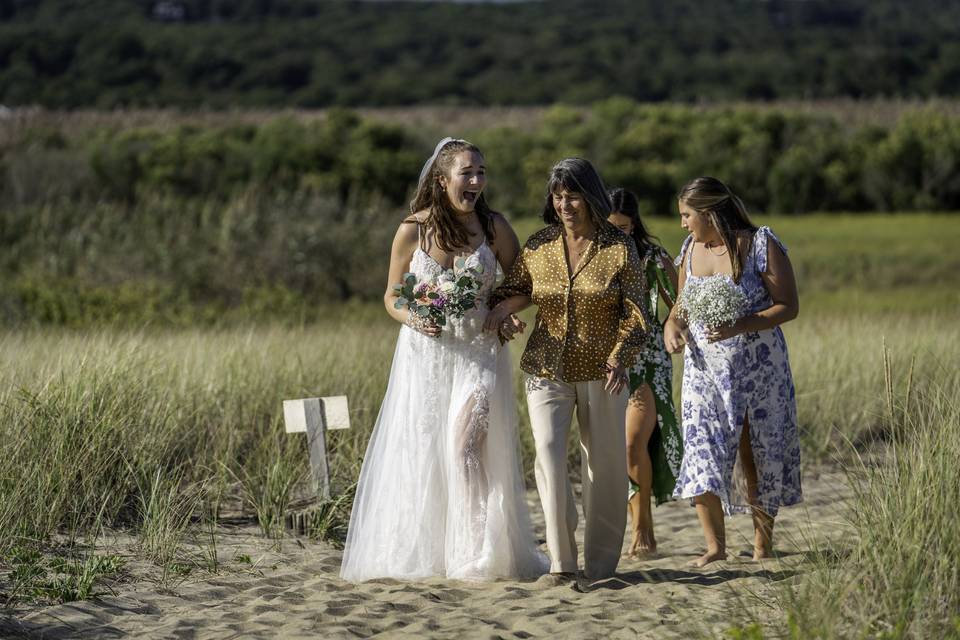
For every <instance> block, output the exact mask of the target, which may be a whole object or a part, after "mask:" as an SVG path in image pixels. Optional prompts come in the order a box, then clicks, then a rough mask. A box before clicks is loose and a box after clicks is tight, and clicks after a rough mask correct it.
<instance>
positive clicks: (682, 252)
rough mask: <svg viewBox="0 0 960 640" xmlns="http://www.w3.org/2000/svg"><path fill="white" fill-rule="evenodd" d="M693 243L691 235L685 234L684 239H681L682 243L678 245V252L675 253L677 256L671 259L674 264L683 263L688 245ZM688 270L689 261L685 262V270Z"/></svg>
mask: <svg viewBox="0 0 960 640" xmlns="http://www.w3.org/2000/svg"><path fill="white" fill-rule="evenodd" d="M691 244H693V236H692V235H689V236H687V238H686V240H684V241H683V244H682V245H680V252H679V253H678V254H677V257H676V258H674V259H673V264H674V266H677V267H679V266H680V265H681V264H683V257H684V256H686V255H687V249H689V248H690V245H691ZM689 271H690V263H689V262H688V263H687V272H688V273H689Z"/></svg>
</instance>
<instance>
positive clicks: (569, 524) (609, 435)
mask: <svg viewBox="0 0 960 640" xmlns="http://www.w3.org/2000/svg"><path fill="white" fill-rule="evenodd" d="M603 385H604V381H603V380H591V381H589V382H563V381H560V380H550V379H548V378H538V377H535V376H531V377H529V378H528V379H527V382H526V389H527V406H528V409H529V411H530V425H531V427H532V429H533V439H534V442H535V443H536V449H537V460H536V475H537V491H538V492H539V494H540V501H541V503H542V505H543V513H544V516H545V518H546V524H547V550H548V551H549V552H550V571H551V572H575V571H576V570H577V543H576V540H575V539H574V532H575V531H576V529H577V506H576V503H575V502H574V499H573V487H572V486H571V485H570V476H569V473H568V469H567V434H568V432H569V431H570V424H571V423H572V421H573V412H574V409H576V412H577V421H578V422H579V424H580V470H581V477H582V481H583V515H584V520H585V531H584V539H583V559H584V567H583V571H584V575H585V576H586V577H587V578H590V579H600V578H606V577H609V576H612V575H613V573H614V571H616V569H617V562H619V560H620V551H621V548H622V546H623V533H624V529H625V528H626V524H627V508H626V503H627V482H626V478H627V452H626V441H625V435H624V430H625V414H626V410H627V399H628V398H629V393H628V392H627V391H626V390H624V391H622V392H621V393H620V394H618V395H615V396H614V395H611V394H609V393H607V392H606V391H604V390H603Z"/></svg>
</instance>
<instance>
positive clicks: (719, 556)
mask: <svg viewBox="0 0 960 640" xmlns="http://www.w3.org/2000/svg"><path fill="white" fill-rule="evenodd" d="M726 559H727V552H726V551H715V552H713V553H711V552H709V551H708V552H706V553H705V554H703V555H702V556H700V557H699V558H697V559H696V560H691V561H690V562H688V563H687V566H688V567H695V568H697V569H699V568H700V567H705V566H707V565H708V564H710V563H711V562H716V561H717V560H726Z"/></svg>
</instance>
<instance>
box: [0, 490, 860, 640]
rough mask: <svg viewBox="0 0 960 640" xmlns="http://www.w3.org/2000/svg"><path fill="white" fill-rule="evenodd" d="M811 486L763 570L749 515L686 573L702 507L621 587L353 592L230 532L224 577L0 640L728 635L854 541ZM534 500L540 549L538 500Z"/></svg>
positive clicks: (830, 497) (669, 513) (98, 603)
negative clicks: (748, 612) (808, 567)
mask: <svg viewBox="0 0 960 640" xmlns="http://www.w3.org/2000/svg"><path fill="white" fill-rule="evenodd" d="M804 480H805V486H804V489H805V494H806V502H805V503H804V504H803V505H801V506H799V507H794V508H791V509H786V510H784V511H783V512H781V515H780V517H779V518H778V520H777V538H776V542H777V544H776V546H777V549H778V551H779V552H780V557H779V558H777V559H775V560H772V561H769V562H764V563H763V564H759V563H754V562H752V561H751V560H750V559H749V550H750V549H751V544H750V541H751V539H752V529H751V525H750V520H749V518H748V517H746V516H738V517H735V518H732V519H728V521H727V526H728V532H729V533H728V536H729V540H730V545H729V546H730V549H729V551H730V559H729V560H727V561H725V562H720V563H715V564H714V565H711V566H709V567H707V568H705V569H703V570H694V569H688V568H686V567H685V563H686V562H687V561H688V560H690V559H692V558H693V557H695V556H696V555H697V554H698V553H699V552H700V551H701V547H702V537H701V532H700V528H699V526H698V524H697V521H696V514H695V512H694V511H693V509H691V508H690V507H689V506H688V505H686V504H679V503H671V504H667V505H664V506H661V507H659V508H657V509H655V510H654V519H655V523H656V533H657V538H658V542H659V555H658V557H656V558H654V559H649V560H642V561H638V560H624V561H622V562H621V563H620V568H619V571H620V574H619V575H618V576H617V577H616V578H613V579H610V580H607V581H604V582H601V583H597V584H594V585H582V584H581V585H577V584H574V583H572V582H571V583H568V584H564V585H561V586H544V585H543V584H542V583H538V582H510V581H497V582H492V583H479V584H476V583H465V582H456V581H449V580H439V579H437V580H430V581H427V582H423V583H402V582H398V581H395V580H378V581H372V582H367V583H364V584H362V585H352V584H349V583H345V582H343V581H341V580H340V579H339V578H338V577H337V573H338V570H339V565H340V552H339V551H337V550H334V549H332V548H330V547H328V546H327V545H324V544H313V543H309V542H307V543H304V544H303V545H301V544H300V543H298V542H297V541H296V540H286V541H285V542H284V544H283V548H282V551H276V550H271V549H270V548H269V544H268V542H267V541H266V540H264V539H263V538H261V537H260V536H259V535H257V531H256V529H255V528H252V527H242V528H233V529H229V528H224V529H223V531H222V532H221V538H220V541H219V546H220V557H221V559H222V561H223V562H224V564H225V565H226V566H227V567H228V568H227V569H226V570H224V571H221V572H220V573H219V574H218V575H211V574H207V573H203V574H202V575H196V576H191V577H189V578H188V579H186V580H185V581H184V582H182V583H180V584H179V585H176V586H175V587H173V588H171V589H170V590H160V589H158V588H157V586H156V584H155V583H150V582H146V581H143V580H141V581H134V582H131V583H129V584H125V585H122V586H121V587H120V588H119V590H118V593H117V594H116V595H112V596H110V595H108V596H101V597H99V598H97V599H95V600H92V601H86V602H76V603H69V604H63V605H57V606H51V607H46V608H43V609H41V610H25V611H21V612H20V613H18V615H16V616H15V617H8V618H7V619H6V620H3V621H0V637H8V636H9V637H30V638H71V639H72V638H77V639H80V638H132V637H136V638H177V639H189V638H218V639H220V638H320V637H322V638H357V637H360V638H365V637H370V636H374V635H378V634H379V635H380V637H399V636H409V637H418V638H539V637H567V636H571V637H579V638H593V637H598V638H600V637H602V638H611V639H614V638H646V637H657V638H673V637H676V638H679V637H689V631H690V626H689V625H690V624H691V623H692V622H694V621H697V620H699V621H702V626H701V625H699V624H698V625H696V626H698V627H699V628H700V629H701V630H706V631H708V632H709V631H713V632H717V631H720V630H722V629H724V628H726V627H727V626H729V625H728V622H727V621H728V620H729V619H730V618H729V615H728V613H727V611H728V609H729V607H731V606H732V605H733V604H734V601H733V598H735V597H736V594H738V593H739V594H740V595H743V594H746V593H747V592H748V590H750V591H755V592H759V593H761V594H762V593H763V592H764V591H765V590H769V589H771V588H775V587H776V586H777V585H776V583H777V582H778V581H780V580H796V579H800V578H802V572H803V569H804V568H803V561H804V559H805V557H806V554H807V553H808V552H809V551H810V550H811V549H812V548H813V547H814V546H815V544H824V543H826V544H831V541H832V540H835V539H836V538H837V537H838V536H842V535H844V534H845V532H846V531H847V528H846V527H845V526H844V525H843V515H842V509H843V507H844V503H845V501H846V500H847V499H848V496H849V491H847V490H846V488H845V487H844V484H843V481H842V476H841V475H839V474H837V473H834V472H811V473H808V474H807V475H806V476H805V479H804ZM528 497H529V500H530V502H531V505H532V510H533V515H534V520H535V526H536V528H537V532H538V534H539V535H540V536H541V539H542V535H543V519H542V515H541V513H540V508H539V504H537V496H536V492H535V491H530V492H529V496H528ZM578 536H582V530H581V531H579V532H578ZM626 542H628V540H625V543H626ZM238 554H248V555H249V556H250V558H251V561H252V566H246V565H245V564H240V563H238V562H237V561H236V558H237V557H238ZM231 559H233V560H231ZM131 569H132V571H133V573H134V575H136V567H135V566H131ZM154 571H155V570H154Z"/></svg>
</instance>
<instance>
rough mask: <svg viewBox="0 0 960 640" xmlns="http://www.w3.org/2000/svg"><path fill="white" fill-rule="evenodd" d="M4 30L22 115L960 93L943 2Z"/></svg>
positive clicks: (7, 100) (255, 8)
mask: <svg viewBox="0 0 960 640" xmlns="http://www.w3.org/2000/svg"><path fill="white" fill-rule="evenodd" d="M0 16H2V18H3V19H2V20H0V103H4V104H8V105H26V104H41V105H45V106H50V107H61V108H62V107H66V108H77V107H118V106H124V107H126V106H132V105H137V106H147V107H152V106H157V105H172V106H179V107H214V108H234V107H236V106H247V107H250V106H255V107H258V106H266V105H273V106H290V105H295V106H309V107H316V106H333V105H408V104H417V103H419V104H423V103H429V104H444V103H446V104H471V105H476V104H481V105H504V104H548V103H552V102H555V101H558V100H562V101H565V102H569V103H579V104H585V103H589V102H593V101H595V100H598V99H601V98H603V97H606V96H609V95H616V94H619V95H626V96H630V97H632V98H634V99H637V100H643V101H663V100H679V101H703V100H730V99H747V100H769V99H772V98H777V97H789V98H811V97H813V98H818V97H824V96H852V97H863V96H930V95H938V94H939V95H957V91H958V87H960V83H958V82H957V79H958V77H960V67H958V63H957V60H958V59H960V55H958V51H957V46H956V45H955V44H952V43H956V42H957V41H958V40H960V33H958V25H960V15H958V10H957V7H956V6H955V5H953V4H951V3H947V4H944V3H939V2H934V1H933V0H915V1H914V2H912V3H911V4H910V6H909V9H907V8H906V7H905V6H903V5H901V4H899V3H897V2H894V1H893V0H884V1H872V2H871V1H868V0H848V1H847V2H843V3H841V4H837V3H834V2H830V1H829V0H811V1H808V2H774V3H765V2H754V1H749V0H740V1H737V2H728V3H711V2H703V1H702V0H677V1H675V2H670V3H668V4H664V3H662V2H658V1H657V0H642V1H638V0H607V1H606V2H596V3H582V2H577V1H576V0H557V1H555V2H550V3H545V2H509V3H497V2H487V3H484V2H478V3H452V2H450V3H434V2H416V3H408V2H343V1H330V2H316V1H313V0H257V1H256V2H254V1H250V2H208V1H204V0H181V1H178V2H165V3H160V2H137V3H131V2H122V1H120V0H98V1H97V2H84V3H60V2H54V1H52V0H46V1H43V2H29V3H28V2H5V3H2V4H0ZM426 43H429V45H428V44H426Z"/></svg>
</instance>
